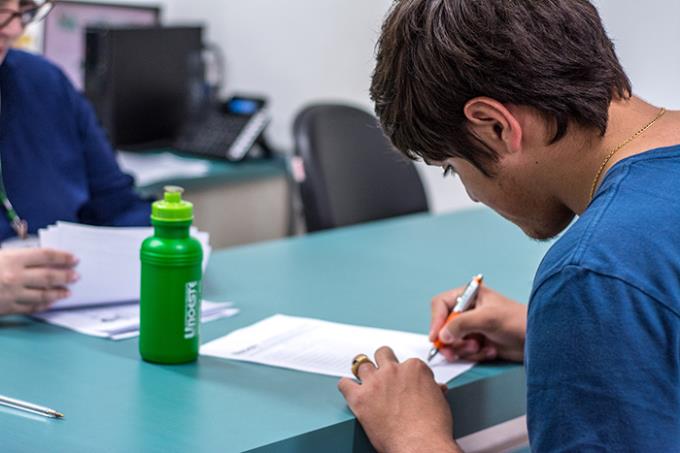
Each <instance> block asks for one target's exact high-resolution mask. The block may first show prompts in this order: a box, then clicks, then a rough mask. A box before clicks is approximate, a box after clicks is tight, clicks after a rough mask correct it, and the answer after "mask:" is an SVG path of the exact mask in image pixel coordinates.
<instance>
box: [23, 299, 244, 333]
mask: <svg viewBox="0 0 680 453" xmlns="http://www.w3.org/2000/svg"><path fill="white" fill-rule="evenodd" d="M238 311H239V310H238V308H234V307H233V304H232V303H231V302H211V301H208V300H203V302H202V303H201V322H208V321H213V320H215V319H220V318H226V317H229V316H234V315H235V314H236V313H238ZM33 317H34V318H37V319H40V320H42V321H45V322H47V323H49V324H54V325H57V326H61V327H65V328H67V329H71V330H75V331H76V332H79V333H83V334H86V335H92V336H95V337H104V338H110V339H112V340H122V339H125V338H132V337H136V336H137V335H139V304H136V303H135V304H120V305H109V306H105V307H94V308H75V309H68V310H52V311H47V312H43V313H37V314H35V315H33Z"/></svg>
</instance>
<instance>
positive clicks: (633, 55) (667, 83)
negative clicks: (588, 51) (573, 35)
mask: <svg viewBox="0 0 680 453" xmlns="http://www.w3.org/2000/svg"><path fill="white" fill-rule="evenodd" d="M594 3H595V5H596V6H597V7H598V9H599V11H600V15H601V16H602V20H603V22H604V23H605V27H606V28H607V32H608V33H609V36H610V37H611V38H612V39H613V40H614V45H615V46H616V52H617V54H618V55H619V58H620V59H621V62H622V64H623V66H624V68H625V70H626V72H627V74H628V76H629V77H630V79H631V81H632V83H633V91H635V93H636V94H638V95H640V96H641V97H643V98H645V99H647V100H648V101H650V102H652V103H655V104H657V105H659V106H665V107H668V108H674V109H680V2H678V1H677V0H645V1H644V2H640V1H636V0H595V1H594Z"/></svg>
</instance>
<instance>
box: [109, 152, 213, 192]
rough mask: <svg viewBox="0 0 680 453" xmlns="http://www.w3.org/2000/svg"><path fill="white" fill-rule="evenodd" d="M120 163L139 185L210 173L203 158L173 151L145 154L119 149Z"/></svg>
mask: <svg viewBox="0 0 680 453" xmlns="http://www.w3.org/2000/svg"><path fill="white" fill-rule="evenodd" d="M117 158H118V165H120V168H121V169H122V170H123V171H124V172H126V173H129V174H131V175H132V177H133V178H135V183H136V184H137V185H138V186H146V185H148V184H153V183H155V182H159V181H167V180H168V179H171V178H178V177H179V178H197V177H200V176H204V175H205V174H206V173H208V171H209V169H210V165H209V164H208V162H207V161H205V160H202V159H190V158H183V157H178V156H176V155H174V154H171V153H160V154H144V153H132V152H125V151H118V154H117Z"/></svg>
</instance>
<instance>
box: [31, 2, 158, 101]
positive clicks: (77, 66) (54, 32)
mask: <svg viewBox="0 0 680 453" xmlns="http://www.w3.org/2000/svg"><path fill="white" fill-rule="evenodd" d="M160 12H161V9H160V7H158V6H154V5H127V4H126V5H121V4H110V3H94V2H80V1H66V0H60V1H58V2H55V4H54V9H53V10H52V12H51V13H50V14H49V15H48V16H47V17H46V18H45V28H44V31H43V46H42V47H43V54H44V55H45V57H46V58H47V59H49V60H50V61H52V62H53V63H55V64H57V65H58V66H59V67H60V68H61V69H62V70H63V71H64V72H65V73H66V75H67V76H68V78H69V79H70V80H71V82H72V83H73V84H74V85H75V87H76V88H77V89H79V90H83V88H84V77H85V29H86V28H87V27H89V26H103V25H158V24H159V23H160Z"/></svg>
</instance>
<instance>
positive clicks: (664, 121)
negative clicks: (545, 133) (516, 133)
mask: <svg viewBox="0 0 680 453" xmlns="http://www.w3.org/2000/svg"><path fill="white" fill-rule="evenodd" d="M658 112H659V107H655V106H653V105H651V104H649V103H647V102H645V101H643V100H641V99H639V98H637V97H632V98H631V99H629V100H620V101H614V102H612V104H611V105H610V107H609V122H608V127H607V132H606V133H605V135H604V136H601V135H600V134H599V131H596V130H593V129H589V130H585V129H583V128H578V129H577V128H576V127H574V129H577V130H574V131H573V132H571V133H569V134H568V136H567V137H565V138H564V139H563V140H561V141H560V142H558V145H557V146H559V148H560V149H556V150H555V151H556V152H555V153H554V154H553V155H555V156H560V157H559V158H558V159H556V160H554V161H553V163H554V164H555V167H554V168H553V170H554V171H553V172H549V173H551V174H552V175H553V176H554V177H552V178H551V181H552V186H553V187H552V189H553V193H555V194H556V196H557V198H558V199H559V200H561V201H562V203H564V204H565V205H566V206H567V207H568V208H569V209H570V210H572V211H573V212H574V213H575V214H577V215H581V214H582V213H583V211H585V210H586V208H587V207H588V204H589V203H590V192H591V188H592V185H593V181H594V179H595V176H596V175H597V172H598V170H599V169H600V167H601V166H602V164H603V163H604V161H605V159H606V157H607V156H608V155H609V153H611V151H612V150H614V149H615V148H616V147H617V146H620V145H621V144H622V143H624V142H625V141H626V140H628V139H629V138H630V137H632V136H633V135H634V134H635V133H636V132H638V131H639V130H640V129H642V128H643V127H644V126H645V125H647V124H648V123H649V122H650V121H652V120H653V119H654V118H655V117H656V116H657V114H658ZM679 115H680V114H679V113H677V112H668V113H666V114H665V115H664V116H663V117H661V118H659V120H658V121H657V122H656V123H655V124H653V125H652V126H651V127H650V128H649V129H648V130H646V131H645V132H644V133H642V134H640V135H639V136H638V137H636V138H635V139H634V140H632V141H631V142H630V143H628V144H626V145H625V146H624V147H622V148H621V149H619V150H618V151H617V152H616V153H615V154H614V155H613V156H612V157H611V158H610V159H609V161H607V163H606V164H605V166H604V168H603V170H602V172H601V174H600V176H599V178H598V181H597V186H598V187H599V185H600V184H601V183H602V181H603V180H604V178H605V176H606V174H607V171H608V170H609V169H610V168H611V167H612V166H614V165H615V164H616V163H617V162H619V161H621V160H623V159H625V158H627V157H630V156H633V155H636V154H640V153H643V152H645V151H648V150H650V149H653V148H658V147H662V146H670V145H674V144H677V143H680V128H678V127H677V126H678V123H679V121H680V118H679Z"/></svg>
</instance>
